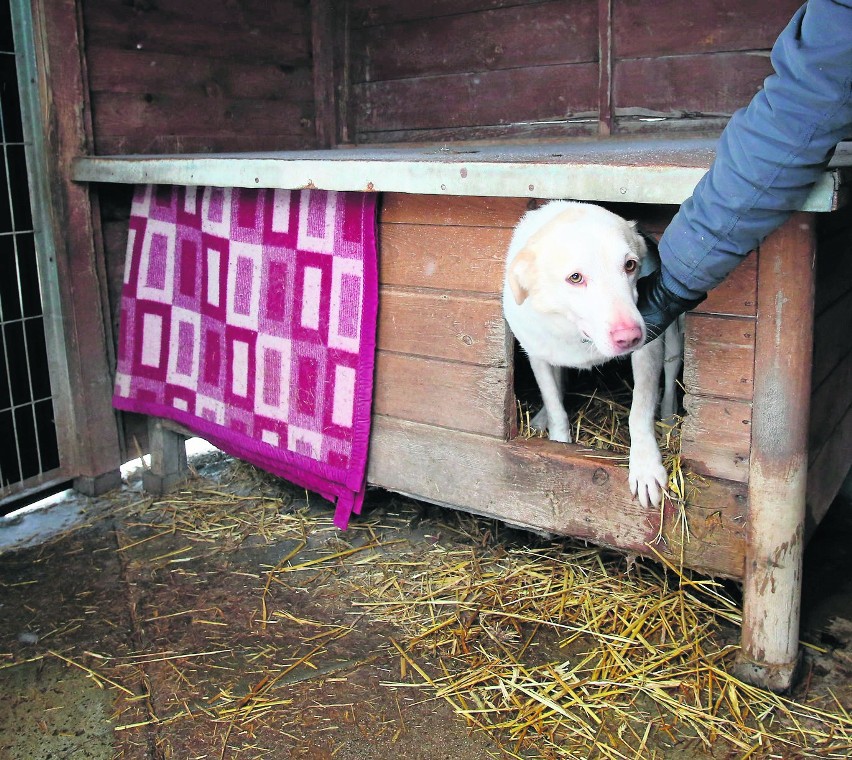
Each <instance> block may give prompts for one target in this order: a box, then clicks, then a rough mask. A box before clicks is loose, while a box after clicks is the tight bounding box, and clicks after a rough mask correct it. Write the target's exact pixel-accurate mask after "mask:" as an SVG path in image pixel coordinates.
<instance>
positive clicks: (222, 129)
mask: <svg viewBox="0 0 852 760" xmlns="http://www.w3.org/2000/svg"><path fill="white" fill-rule="evenodd" d="M92 108H93V112H94V127H95V129H96V130H97V133H98V136H99V137H106V136H111V135H134V136H135V137H136V139H138V140H142V139H146V137H148V136H150V135H157V134H163V133H167V134H189V135H196V136H203V135H211V136H215V137H218V136H221V135H226V136H228V137H235V136H238V135H241V134H242V133H244V132H245V131H246V130H250V131H252V132H253V133H254V134H256V135H257V134H268V135H276V136H278V135H296V136H302V135H307V134H311V133H312V118H313V104H312V103H311V102H310V101H308V102H301V103H300V102H298V101H285V100H279V101H273V100H239V99H232V98H225V97H220V96H219V95H218V94H215V93H214V94H213V95H210V96H207V95H203V94H202V95H189V94H188V93H175V94H172V93H170V92H169V93H163V92H161V93H147V94H145V95H138V94H135V93H108V94H107V93H95V94H94V95H93V97H92Z"/></svg>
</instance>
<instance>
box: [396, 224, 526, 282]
mask: <svg viewBox="0 0 852 760" xmlns="http://www.w3.org/2000/svg"><path fill="white" fill-rule="evenodd" d="M379 235H380V240H381V244H380V245H381V254H380V259H379V281H380V282H381V283H382V284H384V285H400V286H408V287H423V288H437V289H439V290H456V291H466V292H478V293H489V294H492V295H494V294H497V293H501V292H502V290H503V269H504V262H505V259H506V251H507V250H508V248H509V240H510V238H511V230H508V229H496V228H488V227H485V228H483V227H441V226H435V225H418V224H405V225H402V224H383V225H382V226H381V229H380V233H379Z"/></svg>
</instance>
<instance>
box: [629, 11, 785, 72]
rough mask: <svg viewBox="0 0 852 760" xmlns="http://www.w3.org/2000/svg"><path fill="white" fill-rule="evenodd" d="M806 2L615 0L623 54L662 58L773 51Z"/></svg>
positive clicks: (635, 56) (636, 56) (630, 56)
mask: <svg viewBox="0 0 852 760" xmlns="http://www.w3.org/2000/svg"><path fill="white" fill-rule="evenodd" d="M799 5H801V3H800V2H799V0H774V2H771V3H743V2H741V0H713V2H708V3H693V4H691V5H690V6H689V10H688V12H684V11H685V8H684V5H683V3H682V2H680V0H656V1H655V2H653V3H648V2H644V1H643V0H616V3H615V10H614V14H613V16H614V18H613V37H614V45H615V54H616V55H617V56H618V57H619V58H641V57H648V58H653V57H659V56H663V55H686V54H689V53H712V52H717V51H734V50H761V49H763V50H768V49H769V48H771V47H772V45H773V44H774V43H775V39H776V37H778V34H779V33H780V32H781V30H782V29H783V28H784V27H785V26H786V24H787V22H788V21H789V20H790V17H791V16H792V15H793V13H794V12H795V11H796V9H797V8H798V7H799Z"/></svg>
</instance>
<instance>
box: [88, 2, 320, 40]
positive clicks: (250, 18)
mask: <svg viewBox="0 0 852 760" xmlns="http://www.w3.org/2000/svg"><path fill="white" fill-rule="evenodd" d="M306 6H307V3H304V2H299V1H297V0H279V1H278V2H275V3H270V2H269V1H268V0H240V1H239V3H236V2H234V1H233V0H204V2H203V4H199V3H197V2H192V0H157V1H156V3H155V2H150V1H149V0H87V2H86V3H85V5H84V13H85V16H86V18H91V17H93V16H97V15H99V14H104V13H106V14H109V16H108V17H113V16H115V15H118V16H121V17H123V18H130V19H131V20H134V21H135V20H137V19H144V18H153V19H160V20H161V23H164V24H165V23H173V24H175V23H179V24H193V23H195V24H198V23H205V24H221V25H225V26H227V27H228V28H229V29H230V30H233V32H234V33H237V32H239V33H241V34H252V33H253V32H255V33H256V32H257V31H258V27H260V26H261V25H265V26H267V27H270V28H281V29H291V30H296V29H303V30H307V29H308V24H309V22H308V11H307V7H306Z"/></svg>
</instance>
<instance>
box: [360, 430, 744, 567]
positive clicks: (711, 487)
mask: <svg viewBox="0 0 852 760" xmlns="http://www.w3.org/2000/svg"><path fill="white" fill-rule="evenodd" d="M368 479H369V481H370V482H371V483H374V484H376V485H380V486H383V487H385V488H389V489H390V490H394V491H400V492H403V493H407V494H410V495H412V496H416V497H417V498H420V499H425V500H426V501H431V502H435V503H438V504H444V505H448V506H453V507H455V508H457V509H463V510H466V511H469V512H473V513H475V514H482V515H487V516H489V517H496V518H499V519H501V520H504V521H506V522H508V523H510V524H513V525H519V526H522V527H526V528H532V529H536V530H545V531H550V532H553V533H557V534H560V535H570V536H576V537H578V538H583V539H587V540H589V541H592V542H594V543H597V544H601V545H604V546H611V547H615V548H619V549H622V550H626V551H631V552H637V553H640V554H653V549H652V547H653V548H654V549H656V550H657V551H660V552H661V553H663V554H664V555H665V556H667V557H669V558H671V559H675V561H679V558H680V555H681V544H680V540H679V535H680V534H679V531H678V530H677V529H676V528H675V526H674V525H673V517H674V514H673V513H672V512H670V511H667V514H666V529H665V533H666V535H667V536H668V538H669V540H668V541H667V542H666V543H658V544H654V538H655V536H656V534H657V531H658V528H659V513H658V512H657V511H656V510H645V509H643V508H642V507H640V506H639V504H638V502H636V501H634V500H633V499H632V498H631V497H630V493H629V490H628V485H627V471H626V469H624V468H622V467H616V466H613V465H612V464H610V463H607V462H605V461H602V460H595V459H590V458H587V457H585V456H584V455H583V454H582V452H581V451H580V450H579V449H578V447H576V446H572V445H568V444H556V443H551V442H550V441H547V440H543V439H532V440H529V441H523V440H518V439H515V440H513V441H509V442H507V443H499V442H495V441H494V439H493V438H489V437H485V436H481V435H474V434H470V433H460V432H457V431H453V430H444V429H440V428H437V427H434V426H431V425H422V424H415V423H411V422H405V421H401V420H397V419H391V418H388V417H385V416H381V415H377V416H375V417H374V420H373V432H372V436H371V443H370V462H369V466H368ZM688 516H689V525H690V536H691V538H690V541H689V542H687V543H685V544H684V545H683V557H684V564H685V565H686V566H688V567H694V568H697V569H700V570H704V571H706V572H709V573H712V574H716V575H724V576H730V577H735V578H737V577H741V576H742V573H743V529H744V522H745V521H744V516H745V491H744V488H743V486H742V485H741V484H737V483H728V482H725V481H717V480H714V479H708V480H707V481H706V483H705V484H704V486H703V487H702V488H701V490H700V491H698V492H697V493H696V494H694V501H693V503H692V505H691V506H690V508H689V511H688Z"/></svg>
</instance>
